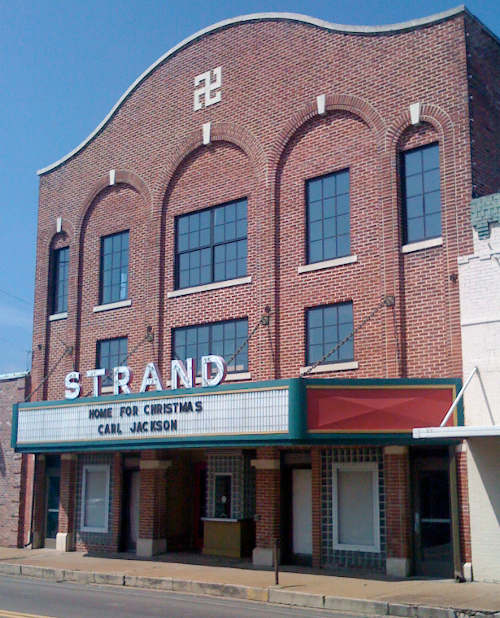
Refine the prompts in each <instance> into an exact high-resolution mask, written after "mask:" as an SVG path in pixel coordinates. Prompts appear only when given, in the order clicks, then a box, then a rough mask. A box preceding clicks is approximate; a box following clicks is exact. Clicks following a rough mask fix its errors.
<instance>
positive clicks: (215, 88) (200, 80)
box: [194, 67, 222, 111]
mask: <svg viewBox="0 0 500 618" xmlns="http://www.w3.org/2000/svg"><path fill="white" fill-rule="evenodd" d="M194 86H195V88H194V111H197V110H198V109H203V107H208V106H209V105H214V103H218V102H219V101H220V100H221V99H222V91H221V87H222V67H216V68H215V69H212V70H211V71H206V72H205V73H201V74H200V75H197V76H196V77H195V78H194Z"/></svg>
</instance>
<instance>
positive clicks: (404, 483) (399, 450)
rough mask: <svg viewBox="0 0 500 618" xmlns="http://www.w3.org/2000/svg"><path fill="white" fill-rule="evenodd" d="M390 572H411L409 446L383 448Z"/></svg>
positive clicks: (390, 573) (395, 574)
mask: <svg viewBox="0 0 500 618" xmlns="http://www.w3.org/2000/svg"><path fill="white" fill-rule="evenodd" d="M384 485H385V518H386V539H387V566H386V570H387V574H388V575H394V576H398V577H406V576H407V575H408V574H409V571H410V557H411V513H410V460H409V451H408V447H406V446H388V447H386V448H384Z"/></svg>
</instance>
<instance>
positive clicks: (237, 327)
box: [173, 319, 248, 373]
mask: <svg viewBox="0 0 500 618" xmlns="http://www.w3.org/2000/svg"><path fill="white" fill-rule="evenodd" d="M247 336H248V320H246V319H244V320H231V321H228V322H217V323H215V324H205V325H202V326H189V327H187V328H177V329H175V330H174V335H173V340H174V346H173V347H174V350H173V355H174V356H173V358H175V354H176V353H177V354H178V356H177V357H178V358H181V359H182V360H184V359H185V358H187V357H193V358H196V359H197V361H198V373H200V371H201V364H200V358H201V356H204V355H209V354H218V355H220V356H223V357H224V358H225V359H226V361H228V360H229V359H230V358H231V357H232V356H233V355H234V353H235V352H236V350H237V349H238V348H239V347H240V345H241V344H242V343H243V342H245V341H246V338H247ZM181 343H182V344H184V343H185V347H184V346H181V345H180V344H181ZM180 351H182V355H181V353H180ZM228 369H230V370H231V371H235V370H237V371H246V370H247V369H248V359H247V351H246V348H244V349H243V350H242V351H241V352H240V353H239V355H238V357H237V358H236V359H235V360H234V361H233V362H232V367H230V368H228Z"/></svg>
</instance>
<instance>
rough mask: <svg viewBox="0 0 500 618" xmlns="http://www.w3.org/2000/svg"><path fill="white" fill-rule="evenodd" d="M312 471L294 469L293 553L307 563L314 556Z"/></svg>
mask: <svg viewBox="0 0 500 618" xmlns="http://www.w3.org/2000/svg"><path fill="white" fill-rule="evenodd" d="M311 505H312V471H311V469H310V468H309V469H307V468H293V469H292V553H293V554H294V555H295V556H297V557H303V558H304V559H305V561H308V558H309V559H310V557H311V556H312V506H311Z"/></svg>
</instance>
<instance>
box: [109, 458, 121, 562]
mask: <svg viewBox="0 0 500 618" xmlns="http://www.w3.org/2000/svg"><path fill="white" fill-rule="evenodd" d="M122 464H123V462H122V454H121V453H115V454H114V455H113V478H112V481H111V487H112V488H113V503H112V507H111V531H112V534H113V540H112V543H113V545H114V547H115V548H116V550H115V551H120V542H121V531H122V500H123V465H122Z"/></svg>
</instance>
